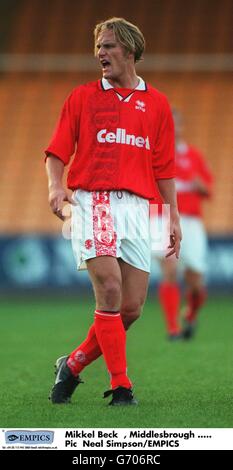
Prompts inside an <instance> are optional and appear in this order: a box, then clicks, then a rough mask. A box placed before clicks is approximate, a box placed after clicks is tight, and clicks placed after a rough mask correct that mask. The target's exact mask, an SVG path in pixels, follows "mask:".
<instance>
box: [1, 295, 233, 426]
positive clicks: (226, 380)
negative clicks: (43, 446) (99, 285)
mask: <svg viewBox="0 0 233 470" xmlns="http://www.w3.org/2000/svg"><path fill="white" fill-rule="evenodd" d="M93 310H94V304H93V302H91V301H90V300H79V299H78V298H71V299H70V298H68V297H67V298H66V297H63V298H56V297H54V298H41V297H40V298H39V299H38V298H34V299H32V298H28V299H27V298H25V299H20V300H15V299H13V300H10V299H9V300H7V301H6V300H3V301H1V313H0V315H1V338H0V340H1V350H2V361H1V389H0V408H1V410H0V427H2V428H12V427H14V428H17V427H19V428H38V427H40V428H56V427H57V428H58V427H61V428H88V427H90V428H92V427H100V428H112V427H113V428H117V427H129V428H132V427H133V428H140V427H141V428H144V427H147V428H168V427H171V428H176V427H185V428H194V427H197V428H201V427H204V428H206V427H210V428H218V427H229V428H231V427H233V415H232V389H233V387H232V385H233V384H232V381H233V380H232V377H233V362H232V357H233V346H232V299H230V298H216V299H210V300H209V301H208V304H207V305H206V306H205V307H204V308H203V311H202V312H201V314H200V318H199V329H198V332H197V335H196V337H195V339H193V340H191V341H186V342H184V341H177V342H172V343H171V342H169V341H168V340H167V339H166V334H165V328H164V324H163V319H162V315H161V312H160V308H159V306H158V304H157V303H156V301H152V300H150V299H148V301H147V303H146V305H145V308H144V313H143V316H142V317H141V319H140V320H138V321H137V322H136V323H135V324H134V325H133V326H132V328H131V330H130V331H129V332H128V334H127V336H128V343H127V350H128V371H129V376H130V377H131V379H132V380H133V382H134V390H135V395H136V397H137V399H138V400H139V405H138V406H137V407H126V408H121V407H119V408H118V407H117V408H112V407H109V406H108V405H107V401H106V400H103V398H102V395H103V392H104V391H105V390H107V389H108V388H109V378H108V374H107V372H106V368H105V365H104V362H103V359H102V358H100V359H98V360H97V361H96V362H95V363H93V364H91V365H90V366H89V367H87V368H86V369H85V370H84V371H83V373H82V374H81V375H82V378H83V380H84V381H85V384H84V385H80V386H79V387H78V389H77V391H76V392H75V394H74V398H73V403H72V404H71V405H52V404H51V403H50V402H49V400H48V395H49V391H50V389H51V386H52V384H53V380H54V375H53V364H54V362H55V360H56V358H57V357H59V356H61V355H64V354H66V353H69V352H70V351H71V350H73V349H74V348H75V347H76V346H77V345H78V344H79V343H80V342H81V341H82V340H83V339H84V337H85V335H86V332H87V329H88V327H89V326H90V324H91V323H92V318H93ZM108 401H109V400H108Z"/></svg>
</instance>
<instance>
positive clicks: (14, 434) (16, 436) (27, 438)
mask: <svg viewBox="0 0 233 470" xmlns="http://www.w3.org/2000/svg"><path fill="white" fill-rule="evenodd" d="M53 439H54V432H53V431H27V430H25V431H23V430H19V431H16V430H15V429H14V431H6V432H5V442H6V444H12V443H13V442H14V444H24V445H38V444H52V443H53Z"/></svg>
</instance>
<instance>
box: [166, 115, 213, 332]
mask: <svg viewBox="0 0 233 470" xmlns="http://www.w3.org/2000/svg"><path fill="white" fill-rule="evenodd" d="M173 118H174V124H175V154H176V189H177V200H178V208H179V212H180V216H181V227H182V234H183V241H182V248H181V254H180V261H179V262H178V261H177V259H176V258H175V257H173V256H172V257H170V258H164V257H163V258H160V266H161V271H162V281H161V283H160V285H159V301H160V304H161V306H162V310H163V312H164V317H165V320H166V326H167V332H168V337H169V338H170V339H171V340H172V339H179V338H181V337H183V338H184V339H190V338H191V337H192V336H193V334H194V332H195V327H196V320H197V316H198V313H199V310H200V308H201V307H202V306H203V304H204V302H205V300H206V297H207V292H206V287H205V283H204V274H205V270H206V263H207V259H206V258H207V235H206V232H205V228H204V226H203V222H202V202H203V201H204V200H205V199H206V198H208V197H209V196H210V195H211V189H212V181H213V178H212V174H211V172H210V170H209V168H208V166H207V164H206V162H205V160H204V157H203V155H202V154H201V153H200V152H199V150H197V149H196V148H194V147H193V146H191V145H189V144H187V142H186V141H185V140H184V137H183V133H184V126H183V117H182V115H181V113H180V112H179V111H178V110H177V109H173ZM158 200H160V199H159V198H158ZM179 265H181V266H179ZM179 267H182V268H183V269H184V285H185V287H184V289H185V300H186V307H185V313H184V318H183V329H181V325H180V304H181V288H180V285H179V283H178V272H179V269H178V268H179Z"/></svg>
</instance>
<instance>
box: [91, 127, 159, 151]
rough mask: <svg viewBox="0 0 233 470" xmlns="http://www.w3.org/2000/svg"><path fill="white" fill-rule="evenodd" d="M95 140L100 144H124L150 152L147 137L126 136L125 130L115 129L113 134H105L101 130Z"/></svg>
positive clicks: (103, 130)
mask: <svg viewBox="0 0 233 470" xmlns="http://www.w3.org/2000/svg"><path fill="white" fill-rule="evenodd" d="M97 140H98V142H99V143H100V144H102V143H106V142H107V143H108V144H115V143H116V144H126V145H133V146H134V147H141V148H142V147H144V148H146V149H147V150H150V142H149V137H146V138H144V137H141V136H138V137H137V136H136V135H134V134H126V129H121V128H117V129H116V133H115V132H107V129H101V130H100V131H99V132H98V134H97Z"/></svg>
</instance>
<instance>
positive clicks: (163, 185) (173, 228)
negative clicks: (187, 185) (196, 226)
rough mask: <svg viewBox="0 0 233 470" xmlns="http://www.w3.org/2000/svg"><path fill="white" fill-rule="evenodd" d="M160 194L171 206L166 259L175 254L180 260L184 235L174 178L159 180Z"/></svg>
mask: <svg viewBox="0 0 233 470" xmlns="http://www.w3.org/2000/svg"><path fill="white" fill-rule="evenodd" d="M157 185H158V189H159V192H160V194H161V196H162V198H163V201H164V203H165V204H169V205H170V244H169V246H168V248H169V249H170V250H169V251H168V253H167V255H166V258H168V257H169V256H171V255H173V254H175V255H176V258H179V253H180V242H181V240H182V233H181V228H180V218H179V212H178V208H177V201H176V190H175V182H174V178H169V179H159V180H157Z"/></svg>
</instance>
